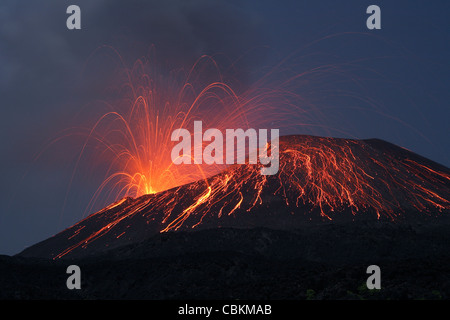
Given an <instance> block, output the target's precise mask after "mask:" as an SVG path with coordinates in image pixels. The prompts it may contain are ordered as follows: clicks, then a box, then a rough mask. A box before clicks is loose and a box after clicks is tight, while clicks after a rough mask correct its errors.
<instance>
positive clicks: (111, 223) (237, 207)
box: [19, 135, 450, 259]
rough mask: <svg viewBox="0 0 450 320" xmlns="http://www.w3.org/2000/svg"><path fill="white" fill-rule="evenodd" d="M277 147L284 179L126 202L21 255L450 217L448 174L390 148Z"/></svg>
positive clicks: (373, 144)
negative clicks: (184, 235)
mask: <svg viewBox="0 0 450 320" xmlns="http://www.w3.org/2000/svg"><path fill="white" fill-rule="evenodd" d="M279 145H280V150H279V151H280V152H279V155H280V168H279V171H278V173H277V174H276V175H273V176H264V175H261V174H260V165H254V164H244V165H235V166H230V167H228V168H227V169H226V170H224V171H223V172H221V173H219V174H217V175H214V176H212V177H209V178H207V179H204V180H199V181H196V182H193V183H190V184H186V185H182V186H179V187H175V188H172V189H170V190H166V191H162V192H159V193H156V194H148V195H144V196H141V197H139V198H135V199H134V198H123V199H121V200H119V201H117V202H115V203H113V204H111V205H109V206H107V207H106V208H104V209H102V210H100V211H98V212H96V213H93V214H91V215H90V216H88V217H87V218H85V219H83V220H82V221H80V222H78V223H77V224H75V225H73V226H72V227H70V228H67V229H66V230H64V231H62V232H60V233H58V234H57V235H55V236H53V237H51V238H49V239H47V240H44V241H42V242H40V243H38V244H35V245H33V246H31V247H29V248H27V249H25V250H24V251H23V252H21V253H20V254H19V256H21V257H39V258H51V259H60V258H63V259H65V258H85V257H94V256H96V255H99V254H100V255H101V254H105V253H108V252H110V251H111V250H114V249H117V248H120V247H124V246H130V245H131V246H132V245H134V244H136V245H137V244H139V243H143V242H145V241H146V240H147V239H150V238H151V237H153V236H155V235H159V234H166V233H173V232H180V231H189V232H190V231H199V230H204V229H219V228H224V229H228V228H233V229H246V230H248V229H253V228H269V229H271V230H294V229H299V228H305V227H306V228H308V226H312V225H315V226H317V225H320V224H327V225H330V224H333V223H340V222H345V223H349V224H351V223H357V222H358V221H364V222H365V223H371V221H378V222H379V221H385V222H387V223H394V224H398V223H402V222H405V221H406V222H408V221H418V220H427V219H435V218H437V217H439V216H447V215H448V213H449V212H450V170H449V169H448V168H446V167H445V166H442V165H440V164H438V163H435V162H433V161H431V160H428V159H426V158H424V157H422V156H420V155H417V154H415V153H413V152H411V151H408V150H406V149H404V148H401V147H398V146H396V145H394V144H391V143H389V142H386V141H383V140H379V139H368V140H354V139H340V138H324V137H315V136H306V135H292V136H283V137H281V138H280V144H279Z"/></svg>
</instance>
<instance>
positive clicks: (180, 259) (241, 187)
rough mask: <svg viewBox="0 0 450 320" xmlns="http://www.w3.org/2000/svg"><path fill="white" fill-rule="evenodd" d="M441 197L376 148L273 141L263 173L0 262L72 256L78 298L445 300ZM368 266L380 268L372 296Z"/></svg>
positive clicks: (237, 169)
mask: <svg viewBox="0 0 450 320" xmlns="http://www.w3.org/2000/svg"><path fill="white" fill-rule="evenodd" d="M449 199H450V170H449V169H448V168H446V167H444V166H442V165H439V164H437V163H434V162H432V161H430V160H428V159H425V158H423V157H421V156H419V155H417V154H415V153H413V152H410V151H408V150H406V149H403V148H400V147H398V146H395V145H393V144H390V143H388V142H385V141H382V140H377V139H371V140H350V139H336V138H322V137H313V136H285V137H282V138H280V168H279V172H278V173H277V174H276V175H273V176H263V175H261V174H260V167H259V166H258V165H250V164H245V165H237V166H233V167H230V168H228V169H227V170H225V171H223V172H222V173H220V174H217V175H215V176H213V177H210V178H208V179H206V180H200V181H197V182H194V183H191V184H188V185H183V186H180V187H176V188H173V189H170V190H167V191H163V192H160V193H157V194H151V195H146V196H142V197H139V198H137V199H132V198H124V199H122V200H119V201H117V202H116V203H114V204H111V205H110V206H108V207H106V208H104V209H103V210H101V211H99V212H96V213H94V214H92V215H90V216H88V217H87V218H85V219H84V220H82V221H80V222H79V223H77V224H75V225H74V226H72V227H70V228H68V229H66V230H64V231H62V232H60V233H59V234H57V235H55V236H53V237H51V238H49V239H47V240H44V241H42V242H40V243H38V244H36V245H33V246H31V247H29V248H27V249H25V250H24V251H23V252H21V253H20V254H18V255H17V256H15V257H11V258H5V259H6V260H5V261H4V263H10V264H19V265H20V268H19V269H21V270H22V269H24V268H25V269H26V268H27V266H28V265H27V266H24V264H26V263H31V262H30V261H39V263H43V264H44V265H46V266H48V268H57V266H60V265H64V264H67V263H68V261H71V262H73V261H77V263H78V264H79V265H84V266H85V267H84V268H83V270H86V269H87V270H88V274H90V277H88V279H87V280H86V281H87V282H86V286H85V290H84V291H81V293H80V295H81V296H79V297H82V298H152V299H164V298H240V299H244V298H246V299H259V298H277V299H280V298H281V299H284V298H289V299H290V298H293V299H297V298H305V297H306V295H305V294H306V292H309V293H311V292H314V293H315V294H314V297H315V298H349V297H350V298H352V297H353V298H354V297H360V296H361V295H364V297H365V298H367V297H378V298H396V297H400V298H411V297H412V298H439V297H441V298H442V297H444V298H446V297H450V276H449V275H450V254H449V252H450V250H449V249H450V232H449V231H450V219H449V213H450V200H449ZM37 258H39V259H38V260H36V259H37ZM8 259H13V260H11V261H10V260H8ZM14 259H18V260H14ZM41 259H49V260H50V261H52V262H50V261H47V260H41ZM24 261H25V262H24ZM370 264H379V265H380V266H381V267H382V268H383V270H388V271H387V272H386V273H383V274H384V275H385V276H384V277H383V283H386V284H388V285H387V288H385V290H381V292H382V293H381V294H378V295H375V296H374V295H372V293H369V292H368V291H367V290H365V291H364V288H362V287H361V284H364V283H365V279H366V278H367V275H366V274H365V271H366V268H367V266H368V265H370ZM9 272H11V271H9ZM48 272H50V271H48ZM14 277H15V279H18V278H19V279H20V276H19V275H17V274H16V275H14ZM44 278H45V277H44ZM386 279H388V280H386ZM430 279H433V280H435V281H433V280H432V281H430ZM62 283H63V285H64V284H65V282H64V281H63V282H62ZM389 285H390V286H391V287H390V289H389ZM12 286H13V287H14V285H12ZM361 288H362V289H361ZM61 290H62V289H61ZM61 290H59V289H58V290H56V291H52V292H60V291H61ZM307 290H309V291H307ZM311 290H312V291H311ZM358 290H359V291H358ZM31 291H32V290H31ZM62 291H64V290H62ZM41 292H42V291H41ZM60 294H61V293H59V294H58V297H63V296H64V295H62V296H61V295H60ZM71 294H72V295H73V293H71ZM31 295H32V294H31ZM309 297H311V294H310V295H309Z"/></svg>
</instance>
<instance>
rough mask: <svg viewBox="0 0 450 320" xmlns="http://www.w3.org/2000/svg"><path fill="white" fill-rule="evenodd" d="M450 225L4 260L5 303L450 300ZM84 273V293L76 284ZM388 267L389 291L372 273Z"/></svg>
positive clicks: (330, 227)
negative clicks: (72, 270) (73, 271)
mask: <svg viewBox="0 0 450 320" xmlns="http://www.w3.org/2000/svg"><path fill="white" fill-rule="evenodd" d="M449 230H450V219H449V218H448V217H441V218H437V219H433V220H432V221H423V222H415V223H412V224H395V223H394V224H393V223H387V222H378V223H375V224H373V223H367V222H356V223H351V224H347V223H345V224H336V223H328V224H320V225H311V226H310V227H309V228H304V229H297V230H289V231H287V230H283V231H282V230H273V229H267V228H254V229H232V228H223V229H206V230H199V231H197V232H170V233H163V234H157V235H155V236H153V237H151V238H149V239H147V240H145V241H143V242H140V243H137V244H133V245H128V246H123V247H121V248H117V249H114V250H111V251H109V252H107V253H105V254H103V255H98V256H96V257H90V258H84V259H59V260H56V261H55V260H45V259H36V258H23V257H18V256H16V257H7V256H3V257H1V258H0V287H1V288H2V290H1V291H0V298H1V299H240V300H242V299H287V300H298V299H358V300H359V299H438V300H439V299H450V253H449V252H450V250H449V247H450V232H449ZM71 264H76V265H78V266H79V267H80V268H81V290H68V289H67V287H66V280H67V277H68V275H67V274H66V268H67V266H69V265H71ZM372 264H376V265H378V266H379V267H380V268H381V286H382V289H381V290H368V289H367V287H366V280H367V277H368V276H369V275H368V274H366V269H367V267H368V266H369V265H372Z"/></svg>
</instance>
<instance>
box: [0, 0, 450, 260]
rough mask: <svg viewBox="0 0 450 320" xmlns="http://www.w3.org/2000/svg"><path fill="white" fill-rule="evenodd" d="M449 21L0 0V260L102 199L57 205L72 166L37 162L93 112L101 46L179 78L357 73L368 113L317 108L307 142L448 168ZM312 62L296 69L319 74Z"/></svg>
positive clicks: (89, 184) (388, 6) (253, 6)
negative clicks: (335, 69) (210, 58)
mask: <svg viewBox="0 0 450 320" xmlns="http://www.w3.org/2000/svg"><path fill="white" fill-rule="evenodd" d="M70 4H77V5H79V6H80V8H81V12H82V30H74V31H69V30H67V28H66V19H67V14H66V13H65V12H66V8H67V6H68V5H70ZM371 4H377V5H379V6H380V7H381V11H382V29H381V30H374V31H369V30H368V29H367V28H366V23H365V21H366V19H367V14H366V13H365V11H366V8H367V6H369V5H371ZM448 12H450V2H449V1H446V0H443V1H437V0H434V1H413V0H408V1H398V0H396V1H378V0H377V1H362V0H355V1H331V0H330V1H324V0H318V1H301V0H295V1H267V0H251V1H250V0H239V1H225V0H223V1H215V0H194V1H189V0H175V1H172V0H164V1H162V0H160V1H124V0H122V1H118V0H108V1H106V0H101V1H93V0H89V1H79V0H77V1H70V2H67V1H60V0H54V1H49V0H42V1H24V0H12V1H8V0H3V1H2V2H1V4H0V106H1V112H2V117H1V118H0V119H1V120H0V121H1V125H0V132H1V141H2V153H1V155H2V156H1V158H0V171H1V177H2V183H1V189H0V203H1V207H0V254H14V253H17V252H19V251H21V250H22V249H23V248H25V247H26V246H29V245H32V244H34V243H36V242H37V241H41V240H43V239H45V238H47V237H49V236H51V235H53V234H55V233H56V232H58V231H60V230H62V229H63V228H66V227H68V226H70V225H72V224H73V223H75V222H77V221H78V220H80V219H81V218H82V216H83V212H84V210H85V208H86V206H87V202H88V201H89V199H90V196H91V195H92V192H93V191H95V190H96V188H97V185H96V183H97V182H96V180H95V179H94V178H92V179H81V178H80V179H77V180H76V182H75V183H74V184H73V186H72V189H71V191H70V193H69V195H68V197H67V200H66V202H65V205H64V199H65V197H66V191H67V186H68V183H69V180H70V175H71V172H72V168H73V159H74V156H75V154H71V153H70V152H68V151H67V150H70V146H67V144H66V145H65V146H64V145H63V146H60V147H59V149H58V148H56V147H55V148H56V149H55V148H53V149H52V150H51V151H49V152H47V153H44V154H43V156H42V157H41V158H39V159H38V160H36V161H34V160H33V158H34V155H35V154H36V153H37V152H39V151H40V150H42V149H43V148H44V146H45V144H46V142H47V141H48V139H51V138H52V137H55V136H56V135H57V134H58V132H59V131H60V130H62V129H64V128H65V127H67V126H70V125H72V124H73V118H74V116H75V115H76V114H78V113H79V112H80V109H82V108H83V107H85V106H86V105H88V104H89V103H92V101H94V100H95V99H98V98H102V96H101V95H100V94H99V92H100V91H101V90H100V89H99V88H103V87H104V83H107V79H108V78H109V77H110V76H111V73H108V72H109V71H108V69H107V68H105V67H103V68H102V67H101V65H102V64H101V63H100V64H99V66H98V67H97V68H96V67H95V66H96V64H95V62H94V63H93V62H92V60H90V58H89V57H90V56H91V55H92V54H93V53H94V52H95V51H96V49H97V48H99V47H100V46H102V45H111V46H113V47H114V48H116V49H117V50H118V51H119V52H120V53H121V54H122V55H123V57H124V60H125V61H126V63H128V64H132V63H133V61H134V60H135V59H138V58H140V57H141V56H143V55H145V54H146V52H147V49H148V47H149V46H150V45H152V44H154V45H155V48H156V51H157V53H158V54H159V55H160V56H162V57H164V59H163V60H164V62H165V63H166V64H167V65H170V66H172V65H173V66H178V67H179V66H190V65H191V64H192V63H193V62H194V61H195V60H196V59H197V58H198V57H200V56H201V55H202V54H217V53H220V54H224V55H226V56H227V57H229V58H230V59H232V60H233V59H237V58H238V57H240V56H241V55H245V54H246V55H247V57H250V58H249V59H248V60H249V61H251V62H249V63H248V65H247V66H248V69H250V70H251V69H252V68H254V69H258V68H263V67H265V66H270V65H273V64H276V63H277V61H278V60H279V59H283V58H285V57H287V56H289V55H291V54H293V53H295V52H300V53H299V54H300V55H302V54H311V53H314V54H317V56H318V57H319V56H320V57H322V58H321V63H337V62H343V61H344V62H345V61H347V62H352V63H353V62H354V63H353V64H352V66H353V69H354V68H356V70H360V71H361V70H365V71H364V72H358V77H359V78H358V79H359V80H360V81H361V92H356V94H359V95H363V96H367V97H370V99H371V100H373V101H375V103H376V105H377V108H376V109H374V108H371V107H370V106H368V105H367V103H365V102H363V101H351V102H350V101H346V100H342V99H341V100H336V101H335V103H334V104H333V102H332V101H325V100H324V101H323V103H324V105H323V108H324V113H325V114H327V115H329V118H327V119H326V120H325V121H326V124H327V126H328V129H327V130H326V131H320V130H317V131H316V132H314V133H315V134H318V135H332V136H340V137H352V138H361V139H363V138H373V137H377V138H381V139H385V140H388V141H390V142H393V143H395V144H397V145H400V146H403V147H405V148H408V149H409V150H412V151H414V152H416V153H419V154H421V155H423V156H425V157H428V158H430V159H432V160H434V161H436V162H439V163H441V164H444V165H446V166H450V148H449V139H448V137H449V133H450V131H449V127H448V121H449V118H450V112H449V98H450V91H449V88H448V87H449V84H450V81H449V80H450V68H449V64H448V61H447V59H448V57H449V56H450V54H449V46H450V34H449V30H450V29H449V27H448V26H449V22H448ZM319 40H320V41H319ZM305 47H307V49H305ZM302 50H303V51H302ZM100 57H103V56H100ZM253 57H254V59H252V58H253ZM313 57H314V55H313ZM324 57H326V58H324ZM97 58H98V57H97ZM92 59H95V57H94V58H92ZM317 59H319V58H317ZM327 59H328V60H327ZM313 60H314V58H313V59H311V57H309V58H308V59H305V60H304V66H306V67H308V64H314V63H318V62H317V61H316V62H314V61H313ZM88 61H90V62H89V63H88ZM94 61H95V60H94ZM86 66H88V67H86ZM85 67H86V68H85ZM309 67H311V66H309ZM249 80H252V76H250V75H248V76H247V79H246V81H249ZM335 85H336V86H339V85H341V86H342V84H337V83H336V84H335ZM344 86H345V84H344ZM356 88H358V87H356ZM343 89H346V88H345V87H344V88H343ZM351 90H352V91H354V90H358V89H355V88H351ZM326 103H330V104H333V105H332V106H330V105H325V104H326ZM296 133H310V132H304V131H303V130H302V128H299V129H298V131H296ZM72 149H73V148H72ZM63 207H65V210H64V212H63V211H62V208H63Z"/></svg>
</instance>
